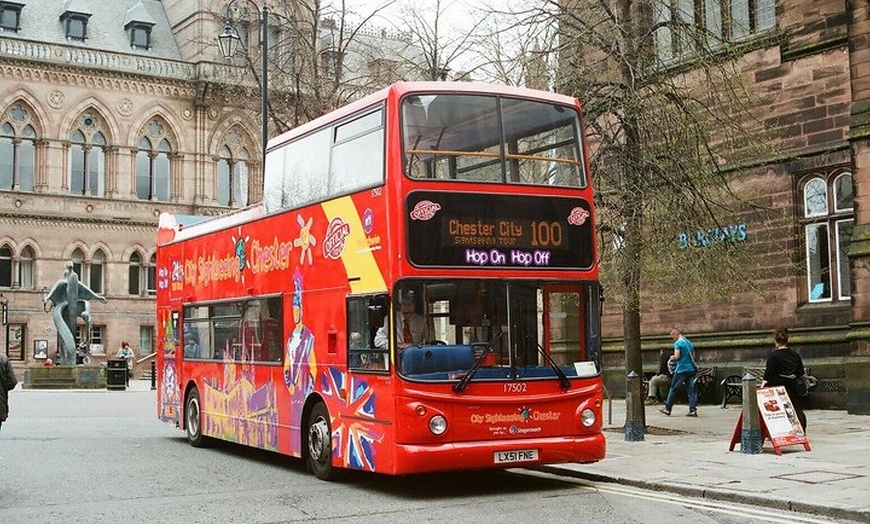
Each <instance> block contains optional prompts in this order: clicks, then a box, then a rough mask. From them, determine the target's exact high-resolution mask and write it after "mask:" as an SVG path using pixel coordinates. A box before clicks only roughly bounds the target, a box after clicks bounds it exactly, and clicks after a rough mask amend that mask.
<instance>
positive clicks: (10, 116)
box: [0, 104, 36, 191]
mask: <svg viewBox="0 0 870 524" xmlns="http://www.w3.org/2000/svg"><path fill="white" fill-rule="evenodd" d="M3 116H4V117H5V118H3V119H2V120H0V189H11V190H14V191H33V170H34V167H35V166H36V130H35V129H34V127H33V124H32V122H31V117H30V112H29V111H28V110H27V108H26V107H25V106H23V105H22V104H14V105H13V106H11V107H10V108H9V110H8V111H7V112H6V114H5V115H3Z"/></svg>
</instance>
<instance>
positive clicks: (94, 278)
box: [88, 249, 106, 293]
mask: <svg viewBox="0 0 870 524" xmlns="http://www.w3.org/2000/svg"><path fill="white" fill-rule="evenodd" d="M105 263H106V255H105V254H103V251H102V250H100V249H98V250H97V251H96V252H95V253H94V256H92V257H91V267H90V271H89V273H90V278H89V279H88V286H89V287H90V288H91V290H92V291H93V292H94V293H102V292H103V289H104V288H105V282H104V280H103V279H104V276H105V271H104V270H103V267H104V265H105Z"/></svg>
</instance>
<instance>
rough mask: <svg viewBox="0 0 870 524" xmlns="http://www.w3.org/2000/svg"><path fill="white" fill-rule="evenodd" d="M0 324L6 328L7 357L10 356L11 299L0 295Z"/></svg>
mask: <svg viewBox="0 0 870 524" xmlns="http://www.w3.org/2000/svg"><path fill="white" fill-rule="evenodd" d="M0 322H2V323H3V325H4V326H6V342H5V343H6V356H7V357H8V356H9V299H8V298H6V297H4V296H3V293H0Z"/></svg>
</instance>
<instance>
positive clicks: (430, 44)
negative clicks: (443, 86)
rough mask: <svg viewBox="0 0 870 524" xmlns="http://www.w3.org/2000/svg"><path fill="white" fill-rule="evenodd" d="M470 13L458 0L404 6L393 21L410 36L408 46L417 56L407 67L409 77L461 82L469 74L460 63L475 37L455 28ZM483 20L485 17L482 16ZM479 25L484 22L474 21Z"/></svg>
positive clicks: (458, 27)
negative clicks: (417, 52) (411, 45)
mask: <svg viewBox="0 0 870 524" xmlns="http://www.w3.org/2000/svg"><path fill="white" fill-rule="evenodd" d="M459 13H462V14H468V13H471V11H470V10H468V9H467V5H466V4H465V3H464V2H462V1H461V0H450V1H443V0H435V2H433V3H426V4H425V5H424V4H423V3H422V2H408V1H407V0H406V3H405V4H403V9H402V10H401V15H400V16H399V17H396V18H394V19H393V21H392V23H393V24H394V26H395V27H397V28H400V29H401V30H402V31H405V32H407V33H409V34H410V35H411V42H412V43H413V45H414V46H415V47H416V48H418V49H419V50H420V52H421V55H420V56H419V60H418V61H417V62H416V63H414V64H410V66H411V69H412V70H413V73H412V74H413V76H414V77H416V78H419V79H421V80H448V79H465V78H467V74H468V73H469V71H468V70H467V69H466V67H465V64H464V63H463V62H462V60H463V59H465V58H467V57H468V55H470V53H471V51H472V49H474V47H475V46H476V44H477V38H478V36H479V33H478V32H476V31H472V30H469V29H467V28H466V27H463V26H462V25H461V24H458V22H457V21H459V20H467V19H468V16H460V15H459ZM484 16H485V15H484ZM478 21H479V22H484V21H485V18H484V20H480V19H478Z"/></svg>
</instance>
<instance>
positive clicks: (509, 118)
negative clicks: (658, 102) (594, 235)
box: [402, 93, 586, 187]
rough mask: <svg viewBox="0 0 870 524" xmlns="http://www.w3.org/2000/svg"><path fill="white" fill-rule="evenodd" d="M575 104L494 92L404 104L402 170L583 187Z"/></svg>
mask: <svg viewBox="0 0 870 524" xmlns="http://www.w3.org/2000/svg"><path fill="white" fill-rule="evenodd" d="M579 130H580V117H579V115H578V113H577V111H576V110H575V109H574V108H573V107H569V106H563V105H557V104H553V103H544V102H536V101H532V100H516V99H512V98H505V97H497V96H493V95H486V96H485V95H465V94H450V93H447V94H443V93H442V94H438V95H412V96H408V97H406V98H405V99H404V100H403V102H402V133H403V137H402V138H403V146H404V155H405V156H404V160H405V172H406V173H407V175H408V176H409V177H411V178H415V179H441V180H461V181H469V182H491V183H511V184H531V185H549V186H566V187H585V186H586V180H585V178H584V171H585V170H584V169H583V157H582V153H581V151H582V148H581V147H580V145H581V144H580V133H579Z"/></svg>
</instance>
